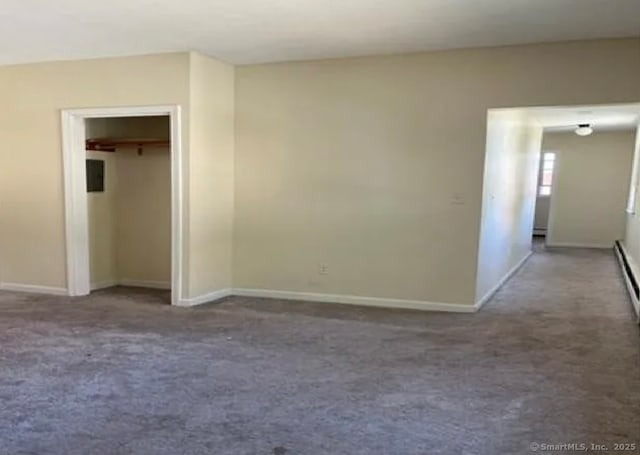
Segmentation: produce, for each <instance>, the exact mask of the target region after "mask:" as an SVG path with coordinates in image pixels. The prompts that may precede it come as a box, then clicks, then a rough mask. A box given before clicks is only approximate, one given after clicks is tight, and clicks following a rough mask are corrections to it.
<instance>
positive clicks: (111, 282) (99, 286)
mask: <svg viewBox="0 0 640 455" xmlns="http://www.w3.org/2000/svg"><path fill="white" fill-rule="evenodd" d="M117 285H118V282H117V281H115V280H109V281H98V282H96V283H91V290H92V291H97V290H98V289H106V288H111V287H113V286H117Z"/></svg>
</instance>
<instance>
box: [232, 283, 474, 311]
mask: <svg viewBox="0 0 640 455" xmlns="http://www.w3.org/2000/svg"><path fill="white" fill-rule="evenodd" d="M232 295H237V296H242V297H264V298H270V299H286V300H302V301H305V302H318V303H343V304H347V305H363V306H375V307H383V308H404V309H411V310H426V311H448V312H456V313H473V312H474V311H475V308H474V306H473V305H465V304H460V303H440V302H427V301H423V300H404V299H386V298H379V297H362V296H355V295H340V294H318V293H311V292H296V291H275V290H270V289H244V288H240V289H233V290H232Z"/></svg>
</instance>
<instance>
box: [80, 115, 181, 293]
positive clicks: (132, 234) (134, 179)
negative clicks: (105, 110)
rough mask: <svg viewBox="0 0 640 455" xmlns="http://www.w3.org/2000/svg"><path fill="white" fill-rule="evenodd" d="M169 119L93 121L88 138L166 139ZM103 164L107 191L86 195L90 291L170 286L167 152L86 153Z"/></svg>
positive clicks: (122, 150) (89, 123)
mask: <svg viewBox="0 0 640 455" xmlns="http://www.w3.org/2000/svg"><path fill="white" fill-rule="evenodd" d="M169 133H170V129H169V118H168V117H129V118H105V119H91V120H88V121H87V137H89V138H98V137H112V138H133V137H136V138H140V137H145V138H157V139H169ZM87 157H88V158H98V159H102V160H104V161H105V191H104V192H92V193H88V194H87V196H88V198H87V204H88V217H89V241H90V245H89V246H90V249H89V257H90V265H91V285H92V288H97V287H104V286H107V285H114V284H116V283H123V284H137V285H153V286H164V287H167V288H169V287H170V282H171V158H170V153H169V148H168V147H159V146H147V147H144V149H143V152H142V154H141V155H139V154H138V153H137V149H136V148H135V147H134V148H132V147H124V148H119V149H117V150H116V152H90V151H88V152H87Z"/></svg>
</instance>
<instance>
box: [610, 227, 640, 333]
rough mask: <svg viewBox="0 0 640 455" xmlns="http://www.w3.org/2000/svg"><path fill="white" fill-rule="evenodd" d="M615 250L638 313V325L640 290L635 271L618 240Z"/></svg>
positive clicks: (639, 318)
mask: <svg viewBox="0 0 640 455" xmlns="http://www.w3.org/2000/svg"><path fill="white" fill-rule="evenodd" d="M615 250H616V255H617V256H618V260H619V261H620V266H621V267H622V274H623V275H624V280H625V283H626V284H627V290H628V291H629V295H630V297H631V303H632V304H633V309H634V310H635V312H636V319H637V321H638V323H640V288H639V287H638V280H637V279H636V277H635V275H634V274H633V269H632V268H631V266H630V265H629V260H628V259H627V254H626V253H625V251H624V248H623V247H622V245H621V244H620V241H619V240H616V243H615Z"/></svg>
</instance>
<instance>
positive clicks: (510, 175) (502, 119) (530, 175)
mask: <svg viewBox="0 0 640 455" xmlns="http://www.w3.org/2000/svg"><path fill="white" fill-rule="evenodd" d="M541 142H542V128H540V127H538V126H532V125H528V124H527V122H526V121H525V119H522V118H520V117H519V116H518V115H516V114H510V113H504V112H499V113H494V112H490V113H489V116H488V119H487V152H486V156H485V163H484V166H485V171H484V186H483V197H482V220H481V226H480V246H479V253H478V278H477V284H476V301H477V302H478V301H481V300H482V299H483V298H486V297H487V296H489V295H491V293H492V292H493V291H495V288H496V286H498V285H499V284H500V283H501V281H502V280H503V278H504V277H505V276H507V275H508V274H509V272H511V271H512V270H513V269H514V268H515V267H516V266H517V265H518V264H520V262H521V261H522V260H524V259H525V258H526V257H527V256H528V255H529V254H530V252H531V235H532V232H533V217H534V210H535V200H536V184H537V181H538V164H539V157H540V145H541Z"/></svg>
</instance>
